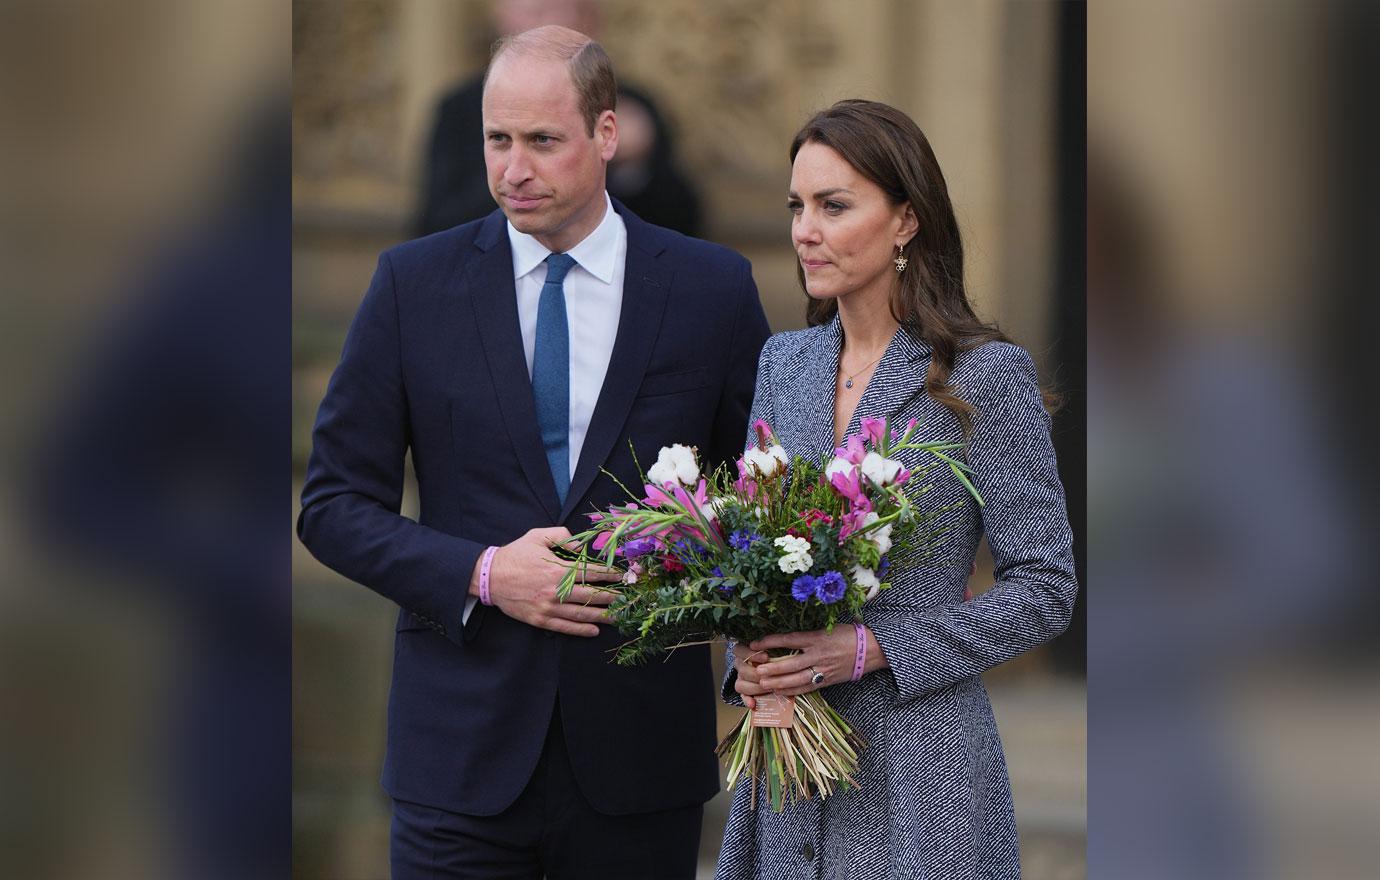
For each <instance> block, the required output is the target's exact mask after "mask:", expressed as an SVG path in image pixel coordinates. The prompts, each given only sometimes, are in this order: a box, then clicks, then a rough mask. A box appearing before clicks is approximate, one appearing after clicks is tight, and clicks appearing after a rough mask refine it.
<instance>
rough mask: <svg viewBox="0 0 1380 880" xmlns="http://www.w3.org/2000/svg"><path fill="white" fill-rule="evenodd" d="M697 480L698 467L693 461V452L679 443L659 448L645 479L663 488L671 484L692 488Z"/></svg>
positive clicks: (698, 475)
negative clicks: (677, 483) (676, 483)
mask: <svg viewBox="0 0 1380 880" xmlns="http://www.w3.org/2000/svg"><path fill="white" fill-rule="evenodd" d="M699 478H700V466H699V463H698V462H696V461H695V450H693V449H691V448H690V447H689V446H682V445H681V444H679V443H677V444H675V445H674V446H663V447H661V452H660V453H659V454H658V455H657V457H656V464H654V465H652V467H651V469H650V470H648V471H647V479H649V480H651V481H652V482H653V483H654V484H656V485H658V486H665V485H666V484H667V483H671V482H679V483H680V484H681V485H683V486H693V485H695V481H696V480H698V479H699Z"/></svg>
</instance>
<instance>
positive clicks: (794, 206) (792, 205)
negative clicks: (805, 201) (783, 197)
mask: <svg viewBox="0 0 1380 880" xmlns="http://www.w3.org/2000/svg"><path fill="white" fill-rule="evenodd" d="M803 207H804V205H802V204H801V203H800V202H797V201H795V200H791V201H789V202H787V203H786V210H787V211H790V212H791V213H792V214H799V213H800V209H801V208H803Z"/></svg>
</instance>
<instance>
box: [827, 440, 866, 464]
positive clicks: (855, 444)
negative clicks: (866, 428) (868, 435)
mask: <svg viewBox="0 0 1380 880" xmlns="http://www.w3.org/2000/svg"><path fill="white" fill-rule="evenodd" d="M834 455H836V456H838V457H839V458H841V459H843V460H844V461H846V462H848V463H849V464H862V460H863V459H864V458H866V457H867V448H866V447H864V446H863V442H862V438H861V437H859V436H858V435H857V434H854V435H853V436H852V437H849V438H848V440H847V442H845V443H844V444H843V445H842V446H840V447H839V448H838V449H835V450H834Z"/></svg>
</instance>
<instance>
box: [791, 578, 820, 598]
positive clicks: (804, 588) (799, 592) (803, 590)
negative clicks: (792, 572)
mask: <svg viewBox="0 0 1380 880" xmlns="http://www.w3.org/2000/svg"><path fill="white" fill-rule="evenodd" d="M815 583H816V579H815V578H814V577H812V576H810V575H808V574H802V575H801V576H800V577H798V578H796V579H795V580H794V581H792V582H791V596H792V598H794V599H795V601H797V602H802V603H803V602H808V601H810V597H811V596H813V595H815V589H816V587H815Z"/></svg>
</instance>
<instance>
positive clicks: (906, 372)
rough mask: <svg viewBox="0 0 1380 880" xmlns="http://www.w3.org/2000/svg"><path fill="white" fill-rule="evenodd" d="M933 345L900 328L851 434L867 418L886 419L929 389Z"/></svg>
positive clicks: (850, 425)
mask: <svg viewBox="0 0 1380 880" xmlns="http://www.w3.org/2000/svg"><path fill="white" fill-rule="evenodd" d="M929 355H930V347H929V346H928V345H926V344H925V343H923V342H921V341H920V340H918V339H916V338H915V337H914V336H912V335H911V334H910V333H909V332H908V331H907V330H906V329H905V328H904V327H902V328H900V329H898V330H897V331H896V335H895V336H893V337H892V338H891V343H890V344H889V345H887V349H886V353H885V354H883V355H882V360H881V362H880V363H879V364H877V369H876V370H874V371H873V373H872V378H871V380H869V381H868V383H867V390H866V391H864V392H863V396H862V399H861V400H859V401H858V406H857V408H855V409H854V410H853V419H852V421H850V422H849V423H848V431H847V432H846V433H847V434H856V433H858V431H860V430H861V428H860V427H859V426H860V425H861V424H862V420H863V419H864V418H873V419H882V420H883V421H885V420H886V419H889V418H891V417H892V416H894V415H895V414H896V413H898V412H900V410H901V408H902V407H903V406H905V405H906V403H908V402H909V401H910V400H911V398H913V397H915V395H916V394H919V393H921V392H923V391H924V389H925V372H926V370H928V369H929V362H928V358H929Z"/></svg>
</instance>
